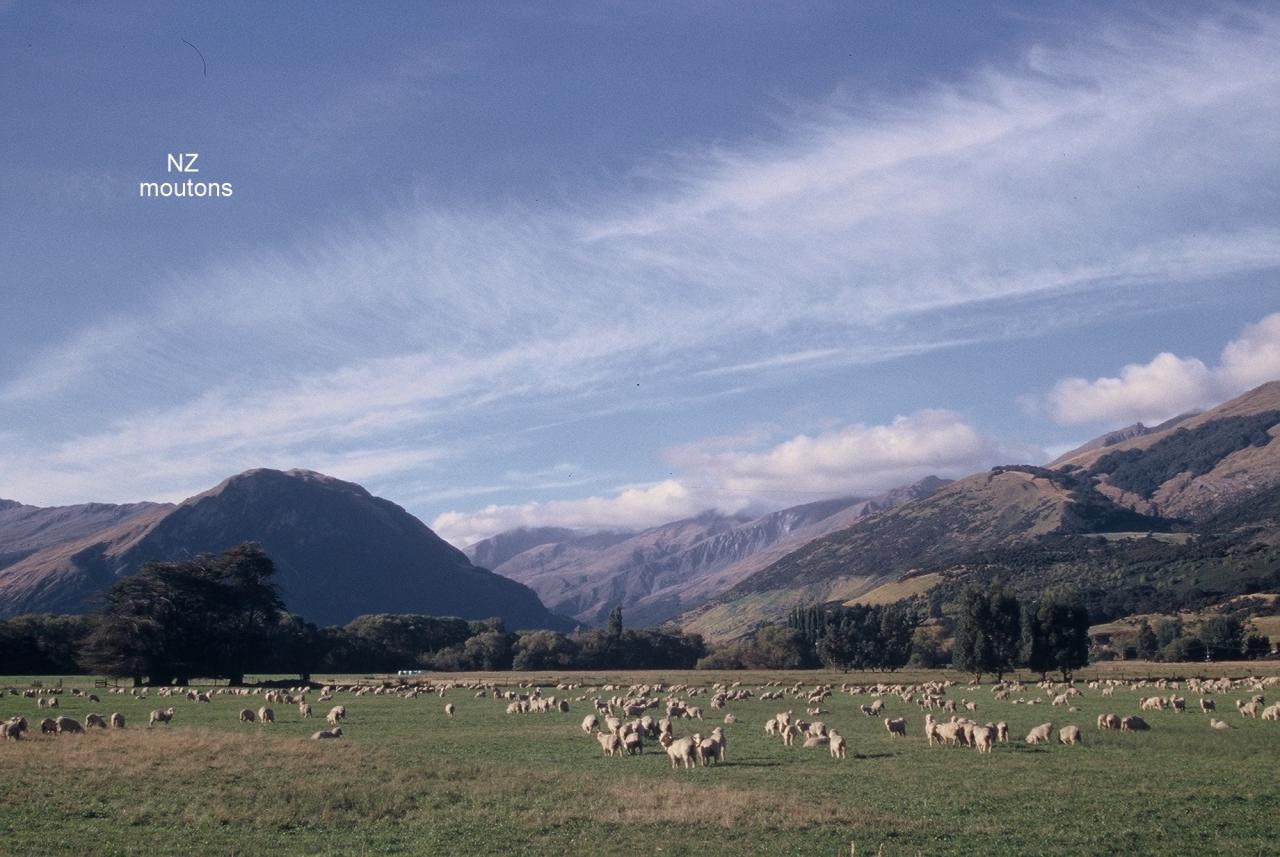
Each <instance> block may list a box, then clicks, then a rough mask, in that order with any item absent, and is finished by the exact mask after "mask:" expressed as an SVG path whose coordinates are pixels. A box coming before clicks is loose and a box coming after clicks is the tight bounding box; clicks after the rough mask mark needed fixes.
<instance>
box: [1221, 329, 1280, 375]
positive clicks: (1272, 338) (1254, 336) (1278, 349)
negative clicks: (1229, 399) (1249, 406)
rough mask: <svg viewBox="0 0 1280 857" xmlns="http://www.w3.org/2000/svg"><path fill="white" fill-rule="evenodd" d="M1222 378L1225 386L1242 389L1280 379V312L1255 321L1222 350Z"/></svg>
mask: <svg viewBox="0 0 1280 857" xmlns="http://www.w3.org/2000/svg"><path fill="white" fill-rule="evenodd" d="M1218 377H1219V380H1220V383H1221V384H1222V385H1223V387H1224V389H1226V390H1229V391H1232V392H1236V393H1238V392H1241V391H1243V390H1248V389H1250V388H1252V387H1256V386H1258V385H1259V384H1263V383H1265V382H1267V381H1275V380H1277V379H1280V312H1277V313H1273V314H1271V315H1269V316H1267V317H1266V318H1264V319H1262V320H1261V321H1259V322H1258V323H1257V324H1251V325H1249V326H1248V327H1246V328H1245V329H1244V331H1243V332H1241V334H1240V338H1239V339H1235V340H1233V341H1231V342H1229V343H1227V347H1226V348H1224V349H1222V365H1221V366H1220V367H1219V368H1218Z"/></svg>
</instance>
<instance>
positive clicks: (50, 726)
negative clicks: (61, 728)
mask: <svg viewBox="0 0 1280 857" xmlns="http://www.w3.org/2000/svg"><path fill="white" fill-rule="evenodd" d="M57 731H58V722H57V721H56V720H54V719H53V718H52V717H46V718H45V719H44V720H41V721H40V734H41V735H52V734H54V733H55V732H57Z"/></svg>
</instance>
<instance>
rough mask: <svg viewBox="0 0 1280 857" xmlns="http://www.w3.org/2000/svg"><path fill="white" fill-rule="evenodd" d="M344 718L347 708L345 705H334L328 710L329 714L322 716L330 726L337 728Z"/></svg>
mask: <svg viewBox="0 0 1280 857" xmlns="http://www.w3.org/2000/svg"><path fill="white" fill-rule="evenodd" d="M346 716H347V707H346V706H345V705H335V706H334V707H333V708H330V709H329V713H328V714H326V715H325V716H324V719H325V721H326V722H327V723H328V724H329V725H330V726H337V725H338V723H340V722H341V721H342V720H343V719H344V718H345V717H346Z"/></svg>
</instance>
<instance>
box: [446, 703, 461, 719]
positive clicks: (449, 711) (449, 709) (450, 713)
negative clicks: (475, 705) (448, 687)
mask: <svg viewBox="0 0 1280 857" xmlns="http://www.w3.org/2000/svg"><path fill="white" fill-rule="evenodd" d="M457 710H458V709H456V708H454V706H453V703H452V702H446V703H445V704H444V713H445V714H447V715H448V716H449V717H453V715H454V713H455V712H456V711H457Z"/></svg>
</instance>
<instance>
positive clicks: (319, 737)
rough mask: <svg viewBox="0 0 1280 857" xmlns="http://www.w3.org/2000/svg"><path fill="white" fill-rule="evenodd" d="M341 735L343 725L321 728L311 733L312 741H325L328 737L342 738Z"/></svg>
mask: <svg viewBox="0 0 1280 857" xmlns="http://www.w3.org/2000/svg"><path fill="white" fill-rule="evenodd" d="M341 737H342V727H341V726H335V727H333V728H332V729H321V730H320V731H319V732H312V733H311V740H312V741H324V740H326V739H328V738H341Z"/></svg>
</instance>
